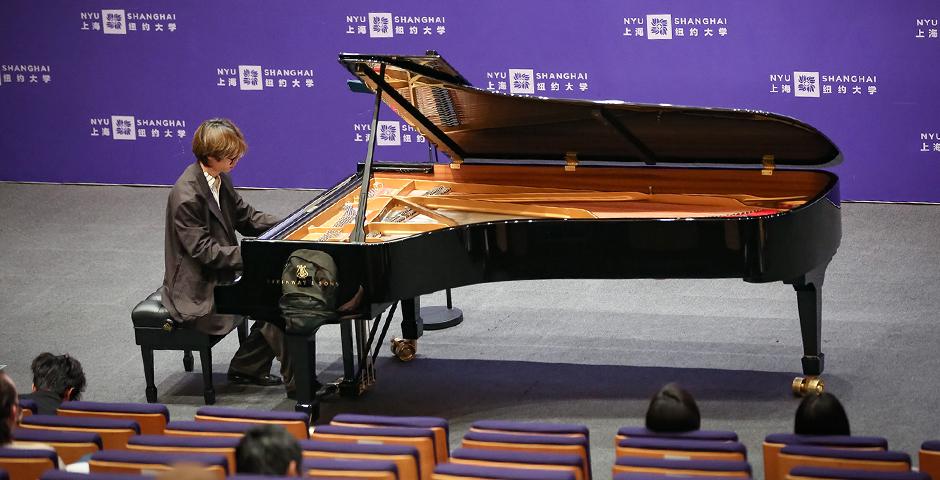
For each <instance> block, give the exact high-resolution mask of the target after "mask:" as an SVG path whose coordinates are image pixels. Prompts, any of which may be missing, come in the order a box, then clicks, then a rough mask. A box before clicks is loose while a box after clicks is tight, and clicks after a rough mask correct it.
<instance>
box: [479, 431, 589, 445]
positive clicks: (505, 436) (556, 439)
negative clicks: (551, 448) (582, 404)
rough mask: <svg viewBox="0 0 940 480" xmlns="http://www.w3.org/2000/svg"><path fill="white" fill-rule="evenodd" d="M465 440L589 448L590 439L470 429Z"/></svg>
mask: <svg viewBox="0 0 940 480" xmlns="http://www.w3.org/2000/svg"><path fill="white" fill-rule="evenodd" d="M463 438H464V440H472V441H476V442H491V443H492V442H498V443H533V444H539V445H583V446H584V447H585V448H587V445H588V440H587V439H586V438H581V437H562V436H557V435H539V434H531V435H530V434H517V433H490V432H474V431H472V430H471V431H469V432H467V434H466V435H464V437H463Z"/></svg>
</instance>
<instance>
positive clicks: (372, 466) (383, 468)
mask: <svg viewBox="0 0 940 480" xmlns="http://www.w3.org/2000/svg"><path fill="white" fill-rule="evenodd" d="M313 469H318V470H342V471H351V470H359V471H364V472H395V474H396V475H397V474H398V467H396V466H395V462H387V461H385V460H343V459H334V458H311V459H305V460H304V468H303V471H304V474H305V475H304V476H306V472H307V471H309V470H313Z"/></svg>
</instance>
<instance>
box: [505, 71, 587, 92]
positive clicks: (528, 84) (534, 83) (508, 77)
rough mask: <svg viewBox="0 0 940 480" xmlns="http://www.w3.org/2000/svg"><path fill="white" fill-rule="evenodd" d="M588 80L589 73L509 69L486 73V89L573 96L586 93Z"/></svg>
mask: <svg viewBox="0 0 940 480" xmlns="http://www.w3.org/2000/svg"><path fill="white" fill-rule="evenodd" d="M588 79H589V75H588V72H566V71H549V70H536V69H534V68H509V69H506V70H499V71H490V72H486V89H487V90H489V91H491V92H500V93H509V94H511V95H536V94H542V93H551V92H555V93H561V94H563V95H571V94H575V93H580V92H586V91H587V90H588V88H589V87H590V86H589V85H588ZM564 92H568V93H564Z"/></svg>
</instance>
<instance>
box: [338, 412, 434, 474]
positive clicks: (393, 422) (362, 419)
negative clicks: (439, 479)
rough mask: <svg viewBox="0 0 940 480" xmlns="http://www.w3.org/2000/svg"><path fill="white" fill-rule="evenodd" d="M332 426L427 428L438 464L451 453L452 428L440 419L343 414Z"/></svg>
mask: <svg viewBox="0 0 940 480" xmlns="http://www.w3.org/2000/svg"><path fill="white" fill-rule="evenodd" d="M330 425H336V426H340V427H407V428H426V429H429V430H431V431H432V432H433V433H434V452H435V460H436V461H437V463H442V462H446V461H447V456H448V454H449V452H450V427H449V426H448V424H447V420H445V419H443V418H439V417H397V416H390V415H360V414H352V413H341V414H339V415H336V416H335V417H333V420H331V421H330Z"/></svg>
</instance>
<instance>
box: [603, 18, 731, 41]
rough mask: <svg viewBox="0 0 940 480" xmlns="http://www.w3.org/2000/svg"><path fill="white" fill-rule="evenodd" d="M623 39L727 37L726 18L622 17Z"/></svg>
mask: <svg viewBox="0 0 940 480" xmlns="http://www.w3.org/2000/svg"><path fill="white" fill-rule="evenodd" d="M621 36H623V37H632V38H646V39H647V40H673V39H678V38H698V37H702V38H704V37H712V38H723V37H727V36H728V19H727V17H683V16H680V15H675V16H674V15H672V14H671V13H657V14H649V15H646V16H645V17H644V16H639V17H623V31H622V33H621Z"/></svg>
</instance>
